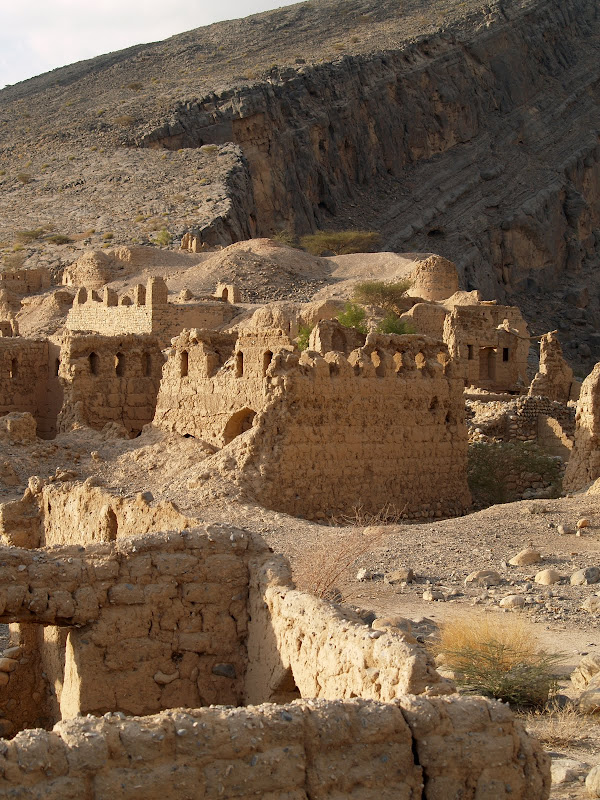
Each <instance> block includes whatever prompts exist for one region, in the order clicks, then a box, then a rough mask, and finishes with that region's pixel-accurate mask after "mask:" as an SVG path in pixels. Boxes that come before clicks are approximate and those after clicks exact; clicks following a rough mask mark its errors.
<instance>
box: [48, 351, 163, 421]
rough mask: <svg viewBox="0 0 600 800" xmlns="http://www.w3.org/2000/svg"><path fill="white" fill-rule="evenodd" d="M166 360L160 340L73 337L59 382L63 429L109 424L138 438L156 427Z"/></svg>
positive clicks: (63, 361) (66, 353)
mask: <svg viewBox="0 0 600 800" xmlns="http://www.w3.org/2000/svg"><path fill="white" fill-rule="evenodd" d="M163 363H164V358H163V355H162V352H161V350H160V345H159V342H158V340H157V338H156V337H155V336H135V335H129V336H100V335H87V336H77V335H71V336H68V337H67V339H66V340H65V342H64V344H63V347H62V350H61V363H60V371H59V377H60V380H61V384H62V386H63V391H64V403H63V408H62V411H61V414H60V417H59V423H58V425H59V430H68V429H69V428H70V427H71V426H72V425H73V424H85V425H89V426H90V427H92V428H96V429H97V430H101V429H102V428H103V427H104V425H106V424H107V423H109V422H115V423H118V424H122V425H123V426H124V427H125V429H126V430H127V431H128V432H129V433H130V434H138V433H140V431H141V430H142V428H143V427H144V425H147V424H148V423H149V422H152V418H153V416H154V409H155V405H156V395H157V393H158V387H159V384H160V378H161V371H162V365H163Z"/></svg>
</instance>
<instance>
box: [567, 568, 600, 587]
mask: <svg viewBox="0 0 600 800" xmlns="http://www.w3.org/2000/svg"><path fill="white" fill-rule="evenodd" d="M569 580H570V582H571V586H589V585H590V584H592V583H598V581H600V569H598V567H586V568H585V569H578V570H577V572H574V573H573V574H572V575H571V577H570V579H569Z"/></svg>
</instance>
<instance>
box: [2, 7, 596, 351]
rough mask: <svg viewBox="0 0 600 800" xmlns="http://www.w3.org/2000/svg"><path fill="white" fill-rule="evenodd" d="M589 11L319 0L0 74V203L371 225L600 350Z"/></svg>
mask: <svg viewBox="0 0 600 800" xmlns="http://www.w3.org/2000/svg"><path fill="white" fill-rule="evenodd" d="M598 29H599V25H598V9H597V4H596V3H595V2H594V0H505V1H503V2H496V3H493V4H491V5H489V6H481V5H480V4H478V3H476V2H474V0H467V2H461V3H459V2H455V0H448V2H446V3H441V2H436V3H433V4H427V6H426V7H425V6H423V4H419V3H418V2H407V3H406V4H405V5H403V8H402V15H399V13H398V7H397V5H396V4H395V3H393V2H391V0H382V2H381V3H377V4H374V3H373V2H371V1H370V0H346V2H345V3H344V5H343V7H342V6H340V4H339V2H336V0H318V1H317V0H314V2H311V3H300V4H298V5H296V6H290V7H287V8H285V9H280V10H278V11H276V12H269V13H268V14H263V15H258V16H256V17H251V18H248V20H245V21H238V22H235V21H234V22H231V23H221V24H220V25H216V26H210V27H209V28H205V29H198V30H197V31H191V32H190V33H188V34H183V35H181V36H179V37H174V38H173V39H171V40H168V41H167V42H163V43H159V44H155V45H148V46H143V47H140V48H133V49H131V51H124V52H123V53H122V54H113V55H112V56H111V57H110V58H109V57H108V56H104V57H101V58H100V59H96V60H93V61H90V62H86V63H85V64H84V65H81V66H80V67H79V68H78V65H75V66H74V67H69V68H65V70H59V71H57V74H56V76H54V73H50V74H49V75H48V76H42V77H41V78H39V79H34V80H33V81H28V82H25V83H24V84H22V85H18V86H15V87H12V88H10V89H8V90H5V91H4V92H0V122H2V121H4V122H5V126H4V128H3V129H2V130H3V131H8V132H9V133H8V134H6V136H7V143H6V146H3V147H1V148H0V160H2V161H3V162H4V161H6V162H7V163H8V164H9V169H7V174H6V176H5V177H1V176H0V187H1V188H2V190H3V194H4V197H5V199H6V203H3V201H2V200H1V199H0V212H2V216H3V217H5V219H7V220H8V219H10V218H11V217H10V214H11V213H13V212H11V209H17V212H20V216H17V217H15V221H14V225H16V226H18V227H23V223H22V220H23V211H24V210H25V213H26V214H27V215H29V216H31V219H27V224H28V226H29V227H34V226H37V225H39V224H40V223H41V222H44V221H46V220H47V218H48V217H50V218H51V219H53V220H56V219H57V217H58V216H59V215H60V214H61V213H62V212H61V211H60V208H61V205H60V204H57V203H56V202H53V203H52V202H51V201H54V200H55V197H54V196H53V192H62V193H63V200H64V201H65V203H67V202H68V204H69V205H68V208H69V209H70V212H69V214H68V215H67V214H66V213H65V214H63V217H64V218H65V220H66V224H65V227H68V226H71V227H72V226H73V225H74V224H76V225H78V226H79V228H80V229H82V230H84V229H85V228H84V226H86V225H87V227H88V228H90V229H95V230H96V231H98V230H99V229H103V230H104V231H106V230H107V229H108V230H110V231H111V232H113V233H114V234H115V241H117V240H120V239H122V240H124V241H125V240H126V239H127V232H128V230H127V225H124V224H122V223H123V219H125V220H126V222H127V223H128V227H129V235H130V236H131V234H132V233H133V235H134V236H136V238H138V237H137V235H138V234H140V235H141V241H142V243H143V242H144V241H145V239H144V236H147V237H149V238H150V239H151V238H152V234H151V233H150V234H147V233H145V230H144V226H145V225H146V227H147V228H148V229H149V230H152V228H151V226H150V225H147V224H146V222H144V221H142V222H138V219H144V220H148V221H149V222H150V223H153V224H154V225H155V229H156V226H157V225H159V224H163V223H162V222H160V219H161V218H162V219H164V225H165V226H166V227H168V230H169V231H170V232H171V233H173V234H174V235H175V236H176V237H179V236H181V235H182V234H183V233H185V232H186V231H192V232H193V233H194V234H195V235H196V236H197V237H198V241H199V242H201V241H206V242H207V243H208V244H214V243H223V244H227V243H229V242H231V241H234V240H236V239H239V238H243V237H246V236H249V235H269V234H272V233H273V232H274V231H277V230H279V229H282V228H290V229H292V230H294V231H295V232H297V233H302V232H306V231H311V230H314V229H316V228H327V227H333V228H336V227H337V228H347V227H361V228H362V227H365V228H374V229H377V230H379V231H380V232H381V233H382V237H383V242H384V246H385V248H387V249H390V250H396V251H398V252H403V251H404V252H406V251H425V252H437V253H440V254H442V255H444V256H446V257H447V258H450V259H452V260H453V261H455V262H456V263H457V264H458V267H459V270H460V275H461V283H462V286H463V288H466V289H472V288H478V289H480V290H481V291H482V292H483V294H484V295H485V296H486V297H488V298H492V297H497V298H498V299H500V300H506V299H509V298H510V300H511V301H512V302H515V301H516V302H519V304H520V305H521V307H522V309H523V310H524V312H525V314H526V315H527V317H528V321H529V322H530V325H532V328H533V330H534V332H536V333H537V332H540V333H543V332H544V331H546V330H548V329H549V328H553V327H557V326H560V327H561V339H562V341H563V343H564V344H565V345H566V354H567V356H568V357H569V358H571V359H572V360H573V358H574V357H575V356H577V355H579V357H580V360H581V359H583V360H585V359H586V358H592V357H600V333H598V332H597V328H596V319H597V318H598V316H599V312H600V303H599V299H598V286H597V285H596V282H595V277H594V272H595V270H596V267H597V266H598V263H599V256H598V243H599V242H600V219H599V217H600V202H599V201H600V143H599V135H598V107H599V88H598V79H599V67H598V64H599V63H600V62H599V59H598V49H599V41H598ZM117 56H118V57H117ZM270 58H274V59H276V63H277V64H278V65H279V66H276V65H274V64H270V65H269V59H270ZM199 64H200V65H201V66H200V67H198V65H199ZM249 65H254V66H252V67H251V68H248V66H249ZM51 78H52V80H51ZM65 93H68V94H69V97H71V98H74V99H71V100H69V102H68V103H67V104H65V102H64V100H65ZM100 104H102V107H100V108H97V106H99V105H100ZM66 105H68V106H69V108H68V109H67V108H66ZM41 108H43V109H44V115H41V114H40V111H39V109H41ZM26 110H27V113H25V111H26ZM28 115H30V116H31V117H32V118H31V120H29V121H27V120H26V117H27V116H28ZM7 121H8V122H9V125H7V124H6V122H7ZM12 134H14V136H13V141H12V142H11V141H9V140H10V135H12ZM99 142H101V143H102V145H103V147H98V146H97V144H98V143H99ZM230 142H233V143H234V144H235V145H236V146H237V147H236V148H232V147H231V145H230V144H227V143H230ZM0 144H5V143H4V142H2V143H0ZM29 145H31V146H29ZM214 145H217V148H215V147H214ZM78 148H79V149H78ZM237 148H239V149H237ZM49 149H50V150H52V152H54V151H55V150H56V151H58V152H60V154H61V157H59V158H57V159H55V158H53V162H55V163H53V168H52V170H48V169H47V167H48V163H47V161H46V163H45V164H41V165H40V166H39V170H40V172H44V180H45V182H44V184H43V186H41V185H40V186H37V184H41V183H42V178H41V176H38V174H37V169H38V165H37V162H36V159H38V160H41V159H44V158H46V159H47V155H46V153H47V152H48V150H49ZM161 149H162V150H163V151H164V150H165V149H166V150H167V151H171V152H170V153H167V156H168V157H167V156H165V155H164V152H163V154H162V155H161V154H160V153H159V152H157V150H161ZM92 151H93V153H92ZM125 153H129V155H124V154H125ZM186 154H187V155H186ZM192 154H198V157H197V158H196V157H194V156H193V155H192ZM26 156H30V157H31V159H32V163H33V166H32V167H29V169H30V171H31V173H32V175H31V183H25V184H23V185H21V184H20V183H19V181H18V180H16V178H15V174H16V173H17V170H18V169H19V168H21V169H22V168H23V163H24V162H23V161H22V160H21V161H17V160H16V159H17V158H21V159H23V158H25V157H26ZM163 158H167V161H166V162H165V161H164V160H163ZM211 159H212V164H211ZM11 160H12V163H11ZM25 163H27V162H25ZM144 164H145V165H146V167H145V168H144V166H143V165H144ZM123 167H125V168H126V169H128V170H130V171H131V174H130V175H127V176H126V177H125V176H123V175H122V174H118V172H119V169H123ZM75 168H76V169H77V175H76V176H74V175H73V176H70V173H69V170H72V169H75ZM92 168H93V169H92ZM44 170H45V171H44ZM50 172H52V175H50V176H49V173H50ZM225 173H227V174H225ZM98 174H101V176H102V181H101V182H100V183H99V182H98V177H97V176H98ZM154 174H155V175H156V180H155V184H156V185H155V187H154V191H153V189H152V185H151V184H152V176H153V175H154ZM142 175H143V179H142ZM55 176H56V178H55ZM184 176H185V180H184ZM167 182H168V183H167ZM166 185H168V187H169V194H170V196H171V198H178V197H181V196H182V197H184V198H185V201H184V202H182V201H180V200H179V201H177V202H178V203H179V205H177V202H169V201H170V199H171V198H169V197H165V195H166V192H165V191H164V187H165V186H166ZM99 188H101V194H102V196H101V198H100V200H101V201H102V204H103V205H102V213H101V215H100V216H99V217H98V218H95V217H94V214H93V209H95V208H97V207H98V205H97V204H98V198H97V194H98V189H99ZM142 189H143V191H142ZM117 192H118V194H117ZM94 193H96V196H93V195H94ZM20 198H21V199H22V201H23V202H22V203H20V202H19V199H20ZM15 201H16V202H15ZM188 201H189V202H188ZM211 204H212V205H214V209H213V208H212V206H211ZM5 206H6V207H5ZM131 209H136V211H137V212H138V217H136V218H135V220H134V223H135V224H134V225H133V226H132V225H131V220H130V219H128V218H127V216H126V215H127V213H128V212H129V213H131ZM44 214H45V215H46V217H45V218H44V216H43V215H44ZM119 214H120V216H121V219H118V218H117V217H119ZM13 216H14V214H13ZM34 217H35V218H34ZM157 219H158V220H159V222H156V220H157ZM2 228H3V225H2V224H0V229H2ZM0 232H3V230H0ZM63 232H66V233H70V231H69V230H65V231H63ZM88 233H89V231H88ZM92 234H93V230H92ZM92 238H93V237H92ZM138 241H140V239H139V238H138ZM569 340H571V343H570V342H569ZM582 340H584V341H583V342H582Z"/></svg>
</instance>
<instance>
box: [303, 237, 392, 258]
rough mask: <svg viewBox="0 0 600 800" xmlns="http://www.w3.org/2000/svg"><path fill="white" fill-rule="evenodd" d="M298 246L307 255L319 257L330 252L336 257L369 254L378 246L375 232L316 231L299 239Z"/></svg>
mask: <svg viewBox="0 0 600 800" xmlns="http://www.w3.org/2000/svg"><path fill="white" fill-rule="evenodd" d="M300 244H301V246H302V247H303V248H304V250H307V251H308V252H309V253H312V254H313V255H315V256H318V255H321V253H323V252H324V251H326V250H331V252H332V253H335V254H336V255H338V256H341V255H347V254H348V253H369V252H371V251H372V250H374V249H375V248H376V247H377V246H378V244H379V234H378V233H377V232H376V231H317V233H312V234H310V235H308V236H303V237H302V238H301V239H300Z"/></svg>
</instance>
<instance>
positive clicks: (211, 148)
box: [200, 144, 219, 155]
mask: <svg viewBox="0 0 600 800" xmlns="http://www.w3.org/2000/svg"><path fill="white" fill-rule="evenodd" d="M200 150H202V152H203V153H206V154H208V155H210V154H214V153H218V152H219V145H217V144H203V145H202V147H201V148H200Z"/></svg>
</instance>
